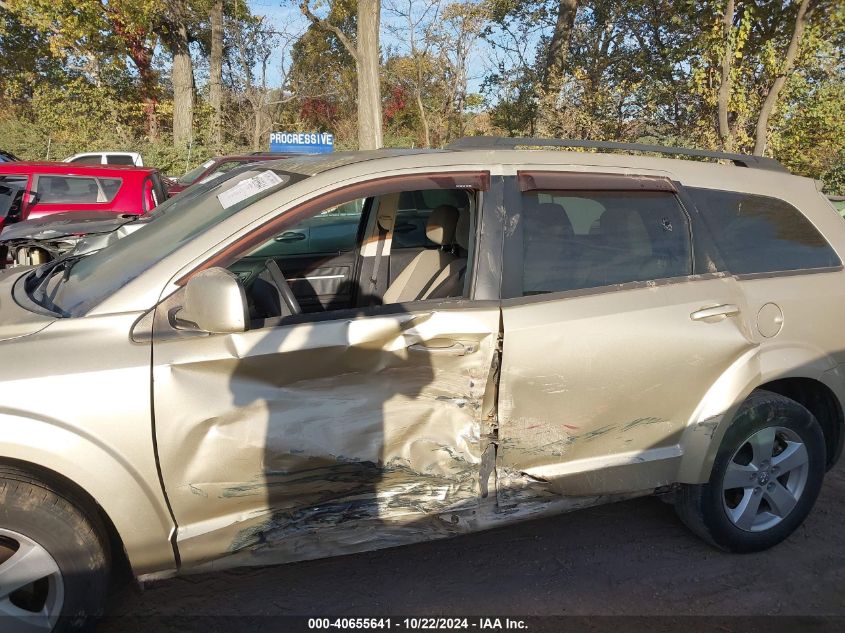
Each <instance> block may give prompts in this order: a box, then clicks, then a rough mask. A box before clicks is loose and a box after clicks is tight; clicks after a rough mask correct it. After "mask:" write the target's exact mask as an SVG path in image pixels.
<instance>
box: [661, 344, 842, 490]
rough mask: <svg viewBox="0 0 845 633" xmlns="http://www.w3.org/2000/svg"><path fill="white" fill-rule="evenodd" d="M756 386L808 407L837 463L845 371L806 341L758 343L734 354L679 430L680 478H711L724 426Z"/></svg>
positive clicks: (830, 463)
mask: <svg viewBox="0 0 845 633" xmlns="http://www.w3.org/2000/svg"><path fill="white" fill-rule="evenodd" d="M755 389H766V390H769V391H772V392H774V393H778V394H780V395H783V396H785V397H788V398H792V399H793V400H796V401H797V402H799V403H800V404H802V405H803V406H805V407H806V408H807V409H809V410H810V412H811V413H813V415H815V416H816V418H817V419H818V420H819V423H820V424H821V425H822V430H823V431H824V434H825V444H826V449H827V467H828V468H830V467H832V466H833V465H834V464H835V463H836V461H837V460H838V459H839V457H840V455H841V453H842V445H843V441H845V414H843V402H845V372H843V371H842V369H841V368H840V366H839V365H838V363H836V362H835V360H834V359H833V358H832V357H830V356H829V355H827V354H824V353H822V352H821V351H820V350H817V349H813V348H811V347H808V346H807V347H805V346H797V345H781V346H774V345H773V346H770V347H759V346H758V347H755V348H753V349H751V350H749V351H747V352H746V353H744V354H742V355H741V356H740V357H739V358H738V359H736V360H735V361H734V362H733V363H732V364H731V365H730V366H729V367H728V369H727V370H726V371H725V372H723V373H722V375H721V376H720V377H719V378H718V379H717V380H716V381H715V382H714V383H713V385H711V387H710V389H708V391H707V392H706V394H705V396H704V397H703V398H702V400H701V402H700V403H699V405H698V407H697V408H696V410H695V412H694V414H693V416H692V418H691V419H690V422H689V424H688V425H687V427H686V429H685V430H684V432H683V434H682V436H681V448H682V451H683V457H682V459H681V464H680V466H679V470H678V481H679V482H680V483H689V484H699V483H704V482H706V481H707V480H709V478H710V472H711V470H712V467H713V462H714V460H715V458H716V453H717V451H718V449H719V445H720V444H721V441H722V438H723V437H724V435H725V432H726V431H727V429H728V427H729V426H730V425H731V423H732V422H733V419H734V417H735V416H736V413H737V410H738V409H739V407H740V406H741V405H742V403H743V402H744V401H745V399H746V398H747V397H748V396H749V394H751V392H752V391H754V390H755Z"/></svg>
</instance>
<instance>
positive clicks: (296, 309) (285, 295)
mask: <svg viewBox="0 0 845 633" xmlns="http://www.w3.org/2000/svg"><path fill="white" fill-rule="evenodd" d="M264 268H266V269H267V272H268V273H270V277H271V278H272V279H273V285H274V286H275V287H276V292H278V293H279V302H280V303H281V304H282V305H283V306H286V307H287V309H288V311H289V312H290V313H291V314H302V308H301V307H300V306H299V301H297V300H296V297H295V296H294V294H293V291H292V290H291V289H290V285H289V284H288V281H287V279H285V276H284V274H283V273H282V269H281V268H279V265H278V264H277V263H276V260H275V259H268V260H267V261H266V262H264ZM283 316H284V315H283Z"/></svg>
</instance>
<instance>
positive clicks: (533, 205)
mask: <svg viewBox="0 0 845 633" xmlns="http://www.w3.org/2000/svg"><path fill="white" fill-rule="evenodd" d="M522 227H523V254H524V255H523V295H532V294H540V293H546V292H560V291H565V290H578V289H585V288H596V287H601V286H608V285H614V284H622V283H628V282H634V281H648V280H652V279H665V278H670V277H679V276H686V275H690V274H692V259H691V248H690V234H689V224H688V221H687V217H686V214H685V213H684V211H683V209H682V208H681V206H680V204H679V203H678V201H677V199H676V198H675V196H674V194H672V193H669V192H662V191H653V192H652V191H636V192H634V191H532V192H526V193H525V194H523V222H522Z"/></svg>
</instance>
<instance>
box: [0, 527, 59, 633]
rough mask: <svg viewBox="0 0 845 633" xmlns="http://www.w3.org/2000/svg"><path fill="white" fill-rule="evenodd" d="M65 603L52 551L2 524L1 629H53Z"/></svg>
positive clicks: (21, 632) (20, 632)
mask: <svg viewBox="0 0 845 633" xmlns="http://www.w3.org/2000/svg"><path fill="white" fill-rule="evenodd" d="M63 603H64V582H63V580H62V573H61V571H60V570H59V566H58V565H57V564H56V561H55V560H53V557H52V556H51V555H50V553H49V552H48V551H47V550H46V549H45V548H44V547H43V546H41V545H39V544H38V543H36V542H35V541H33V540H32V539H31V538H29V537H27V536H24V535H23V534H19V533H18V532H13V531H11V530H7V529H3V528H0V629H2V630H3V631H6V632H8V633H34V632H39V633H44V632H46V631H51V630H52V629H53V627H54V626H55V624H56V622H57V621H58V619H59V615H60V614H61V611H62V605H63Z"/></svg>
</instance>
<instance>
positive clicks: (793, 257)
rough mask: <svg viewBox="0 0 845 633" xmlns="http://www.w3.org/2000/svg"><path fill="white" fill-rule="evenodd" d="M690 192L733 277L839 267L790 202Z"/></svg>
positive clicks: (707, 190) (702, 191) (817, 234)
mask: <svg viewBox="0 0 845 633" xmlns="http://www.w3.org/2000/svg"><path fill="white" fill-rule="evenodd" d="M689 192H690V195H691V196H692V198H693V199H694V201H695V203H696V206H698V208H699V209H700V210H701V214H702V217H703V219H704V223H705V224H706V225H707V228H709V229H710V232H711V234H712V235H713V237H714V239H715V240H716V245H717V247H718V249H719V251H720V252H721V254H722V256H723V257H724V259H725V264H727V267H728V269H729V270H730V271H731V272H733V273H736V274H743V273H763V272H774V271H779V270H801V269H806V268H825V267H828V266H838V265H839V264H840V261H839V258H838V257H837V255H836V253H834V251H833V249H832V248H831V247H830V245H829V244H828V243H827V242H826V241H825V239H824V238H823V237H822V235H821V233H819V232H818V231H817V230H816V228H815V227H814V226H813V225H812V224H811V223H810V221H809V220H808V219H807V218H805V217H804V216H803V215H802V214H801V212H800V211H798V209H796V208H795V207H793V206H792V205H791V204H789V203H788V202H784V201H783V200H779V199H777V198H769V197H767V196H756V195H751V194H745V193H734V192H728V191H716V190H712V189H696V188H691V189H689Z"/></svg>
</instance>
